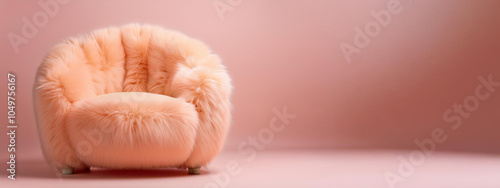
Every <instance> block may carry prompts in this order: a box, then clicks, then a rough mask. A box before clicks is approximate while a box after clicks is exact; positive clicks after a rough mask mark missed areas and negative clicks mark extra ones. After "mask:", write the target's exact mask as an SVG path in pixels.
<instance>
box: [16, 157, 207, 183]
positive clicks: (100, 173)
mask: <svg viewBox="0 0 500 188" xmlns="http://www.w3.org/2000/svg"><path fill="white" fill-rule="evenodd" d="M16 174H17V176H18V177H30V178H62V179H131V178H132V179H133V178H179V177H191V176H200V175H201V176H203V175H204V174H209V172H208V171H206V170H203V169H202V171H201V174H200V175H189V174H188V170H187V169H176V168H157V169H101V168H91V169H90V171H89V172H79V171H77V172H75V174H71V175H62V174H60V173H56V172H55V171H53V170H52V169H51V167H50V166H49V164H47V162H46V161H44V160H22V161H19V162H18V163H17V166H16Z"/></svg>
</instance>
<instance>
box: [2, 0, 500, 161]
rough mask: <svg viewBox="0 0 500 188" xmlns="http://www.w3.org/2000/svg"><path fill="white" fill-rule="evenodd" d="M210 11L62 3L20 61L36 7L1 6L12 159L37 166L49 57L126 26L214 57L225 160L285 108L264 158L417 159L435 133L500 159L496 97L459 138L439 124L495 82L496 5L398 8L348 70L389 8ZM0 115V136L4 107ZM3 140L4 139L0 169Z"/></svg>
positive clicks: (455, 145) (305, 5)
mask: <svg viewBox="0 0 500 188" xmlns="http://www.w3.org/2000/svg"><path fill="white" fill-rule="evenodd" d="M216 1H219V2H223V3H225V4H228V3H227V2H226V0H216ZM216 1H214V0H186V1H154V0H150V1H122V0H105V1H100V0H85V1H77V0H73V1H69V2H68V3H66V4H64V5H60V7H59V8H60V10H59V11H58V13H57V14H56V15H55V16H54V17H50V18H49V20H48V23H47V24H46V25H45V26H43V27H41V28H39V31H38V33H37V34H36V35H35V36H34V37H33V38H31V39H28V43H27V44H22V45H20V46H19V52H18V53H16V52H15V51H14V49H13V48H12V47H11V45H10V43H9V40H8V38H7V35H8V33H10V32H13V33H16V34H20V33H21V28H22V25H23V24H24V23H23V21H22V18H23V17H26V18H28V19H29V20H32V16H33V15H34V14H35V13H36V12H38V11H43V9H42V8H41V7H40V6H39V5H38V2H39V1H27V0H26V1H6V0H2V1H0V25H1V27H0V37H1V40H0V57H1V70H0V75H2V77H3V78H4V79H3V81H1V82H0V83H2V84H3V86H0V88H2V89H1V92H0V98H1V99H5V98H7V95H6V93H7V92H6V89H5V88H6V87H5V84H6V82H7V81H6V80H7V79H6V74H7V72H13V73H15V74H16V76H17V80H18V81H17V84H18V87H17V96H16V98H17V99H16V102H17V108H16V110H17V121H18V124H19V129H18V133H17V136H18V139H17V141H18V146H17V148H18V150H19V151H18V154H19V157H21V158H23V157H38V158H40V157H41V156H42V155H41V150H40V147H39V143H38V136H37V129H36V125H35V120H34V114H33V108H32V106H33V105H32V95H31V87H32V84H33V79H34V76H35V71H36V68H37V66H38V65H39V63H40V61H41V60H42V58H43V56H44V54H45V53H46V52H47V50H48V49H49V48H50V47H51V46H53V45H55V44H56V43H58V42H60V41H61V40H63V39H65V38H67V37H69V36H77V35H79V34H85V33H87V32H89V31H92V30H94V29H97V28H102V27H108V26H121V25H123V24H127V23H131V22H138V23H149V24H155V25H160V26H163V27H166V28H169V29H173V30H178V31H181V32H183V33H185V34H187V35H189V36H191V37H194V38H197V39H200V40H202V41H204V42H205V43H207V44H208V45H209V46H211V48H212V49H213V51H214V52H215V53H217V54H219V55H220V57H221V58H222V59H223V63H224V64H225V65H226V66H227V68H228V70H229V73H230V75H231V76H232V78H233V84H234V95H233V99H232V101H233V104H234V110H233V114H234V115H233V124H232V128H231V132H230V135H229V138H228V140H227V142H226V150H235V149H236V148H237V146H238V145H239V144H240V143H242V142H243V141H245V140H247V139H248V137H249V136H257V135H258V133H259V131H261V130H262V129H263V128H266V127H268V126H269V123H270V121H271V119H272V118H273V117H274V113H273V109H277V110H279V111H281V110H282V108H283V107H285V106H286V108H287V111H288V112H289V113H292V114H294V115H296V118H295V119H292V120H291V121H290V123H289V125H287V128H286V129H285V130H284V131H282V132H279V133H276V134H275V135H274V139H273V141H272V142H271V143H269V144H268V145H266V150H274V149H309V148H326V149H337V148H360V149H361V148H369V149H380V148H382V149H415V148H417V146H415V144H414V140H415V139H425V138H429V137H430V135H431V132H432V130H433V129H435V128H443V129H444V130H445V131H446V132H447V133H448V140H447V141H446V142H445V143H443V144H441V145H439V146H438V150H440V151H465V152H480V153H499V152H500V137H499V133H500V126H499V125H500V87H497V91H495V92H494V93H492V95H491V97H490V98H489V99H487V100H484V101H481V102H480V106H479V108H478V110H477V111H475V112H473V113H471V115H470V118H467V119H463V124H462V127H461V128H460V129H458V130H456V131H452V130H451V128H450V127H451V125H452V124H450V123H446V122H445V121H444V120H443V117H442V116H443V113H444V112H445V111H446V110H447V109H449V108H452V107H453V105H454V104H455V103H457V104H462V103H463V101H464V99H465V98H466V97H467V96H469V95H473V94H474V92H475V88H476V87H477V86H478V85H480V82H479V81H478V79H477V78H478V76H484V77H487V76H488V75H489V74H492V77H493V80H495V81H499V82H500V35H499V33H500V22H499V20H500V11H498V8H499V7H500V1H497V0H480V1H472V0H439V1H435V0H418V1H417V0H414V1H410V0H401V7H402V11H401V13H399V14H397V15H392V17H391V21H390V22H389V24H388V25H387V26H386V27H381V28H380V32H379V34H378V35H377V36H375V37H371V42H370V44H369V45H367V46H366V47H365V48H363V49H361V52H360V53H359V54H353V55H352V61H351V62H350V63H349V62H347V61H346V59H345V57H344V55H343V53H342V51H341V49H340V44H341V43H342V42H346V43H349V44H353V43H354V42H353V40H354V37H355V28H356V27H360V28H364V26H365V24H367V23H369V22H372V21H374V20H375V19H374V18H373V17H372V15H371V14H370V11H372V10H374V11H376V12H378V11H380V10H382V9H387V4H388V2H389V0H318V1H305V0H302V1H287V0H278V1H265V0H257V1H256V0H242V1H241V3H240V4H238V5H235V6H231V5H229V6H231V11H227V12H226V13H224V15H223V20H221V18H220V17H219V15H218V14H217V11H216V9H215V8H214V5H213V3H214V2H216ZM41 2H44V1H42V0H41ZM0 105H1V106H2V108H0V114H1V115H0V121H1V122H3V125H2V127H1V129H0V132H1V133H2V135H4V134H5V132H7V130H6V128H5V126H4V125H5V124H6V122H7V115H6V113H7V111H6V110H7V109H6V108H5V106H6V100H3V102H1V103H0ZM7 142H8V140H7V139H6V137H5V135H4V136H2V137H1V142H0V146H1V147H2V148H3V149H1V150H0V152H1V153H0V158H1V159H2V161H5V160H6V157H7V151H6V147H5V146H6V145H8V144H7ZM2 164H5V163H2ZM2 166H5V165H2Z"/></svg>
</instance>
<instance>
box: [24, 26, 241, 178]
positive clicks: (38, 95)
mask: <svg viewBox="0 0 500 188" xmlns="http://www.w3.org/2000/svg"><path fill="white" fill-rule="evenodd" d="M231 90H232V86H231V80H230V78H229V75H228V74H227V72H226V70H225V67H224V66H223V65H222V64H221V63H220V59H219V57H218V56H217V55H215V54H212V53H211V52H210V50H209V49H208V47H207V46H206V45H205V44H203V43H202V42H200V41H198V40H194V39H192V38H189V37H187V36H185V35H183V34H181V33H178V32H173V31H169V30H165V29H163V28H160V27H156V26H150V25H139V24H131V25H126V26H123V27H121V28H115V27H112V28H106V29H100V30H96V31H93V32H92V33H90V34H88V35H85V36H81V37H78V38H70V39H68V40H66V41H64V42H62V43H60V44H58V45H56V46H55V47H54V48H53V49H51V50H50V51H49V52H48V54H47V55H46V57H45V59H44V60H43V62H42V63H41V65H40V66H39V68H38V72H37V75H36V78H35V85H34V89H33V95H34V101H35V113H36V117H37V124H38V132H39V136H40V140H41V146H42V150H43V153H44V155H45V158H46V160H47V161H48V162H49V163H50V165H51V166H52V167H53V168H54V169H56V170H58V171H61V170H63V169H65V168H71V169H74V170H86V169H88V168H89V167H104V168H154V167H181V168H185V167H200V166H204V165H206V164H207V163H208V162H210V161H211V160H212V159H213V158H214V157H215V156H216V155H217V154H218V153H219V151H220V150H221V148H222V146H223V144H224V141H225V138H226V134H227V132H228V129H229V126H230V121H231V120H230V119H231V118H230V116H231V114H230V108H231V104H230V100H229V99H230V95H231Z"/></svg>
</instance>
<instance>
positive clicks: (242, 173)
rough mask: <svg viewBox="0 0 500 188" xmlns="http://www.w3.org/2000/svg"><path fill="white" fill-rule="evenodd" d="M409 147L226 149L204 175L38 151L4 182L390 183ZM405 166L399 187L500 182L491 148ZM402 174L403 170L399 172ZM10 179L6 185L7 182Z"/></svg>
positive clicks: (104, 184) (124, 184) (432, 157)
mask: <svg viewBox="0 0 500 188" xmlns="http://www.w3.org/2000/svg"><path fill="white" fill-rule="evenodd" d="M410 152H411V151H407V150H281V151H279V150H275V151H270V150H269V151H266V150H263V151H260V152H257V155H256V156H255V158H253V159H252V158H250V159H249V158H248V156H249V155H243V154H241V153H238V152H230V151H225V152H223V153H221V155H220V156H218V157H217V158H216V159H215V160H214V161H213V162H212V163H211V164H210V165H209V166H208V168H207V169H204V171H203V172H202V174H201V175H187V172H186V171H185V170H178V169H151V170H106V169H92V170H91V172H90V173H81V174H73V175H68V176H60V175H56V174H55V173H53V172H52V171H51V169H50V168H49V166H48V164H47V163H46V162H45V161H43V160H42V159H40V158H38V157H36V158H33V159H22V160H19V161H18V167H17V171H18V172H17V173H18V175H17V179H16V181H11V180H8V179H7V178H2V179H1V180H0V183H1V185H2V186H1V187H50V188H54V187H72V188H78V187H140V188H147V187H370V188H374V187H391V186H390V185H389V184H388V182H387V181H386V179H385V176H384V174H385V173H387V172H393V173H395V174H398V166H399V165H400V164H401V161H400V159H399V157H400V156H402V157H403V158H408V156H409V154H410ZM421 161H422V163H421V165H419V166H414V169H413V170H408V169H406V172H409V174H406V177H403V176H401V177H403V179H404V182H398V183H397V184H395V186H394V187H408V188H413V187H415V188H417V187H427V188H429V187H431V188H432V187H443V188H444V187H454V188H460V187H491V188H494V187H500V178H499V177H500V170H499V169H500V157H499V156H497V155H491V154H475V153H453V152H436V153H433V154H432V155H430V156H428V157H425V158H423V159H422V160H421ZM399 175H401V174H399ZM4 185H7V186H4Z"/></svg>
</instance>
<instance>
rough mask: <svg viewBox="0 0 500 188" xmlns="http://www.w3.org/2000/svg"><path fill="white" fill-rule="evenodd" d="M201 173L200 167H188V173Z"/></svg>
mask: <svg viewBox="0 0 500 188" xmlns="http://www.w3.org/2000/svg"><path fill="white" fill-rule="evenodd" d="M200 173H201V171H200V167H193V168H188V174H192V175H198V174H200Z"/></svg>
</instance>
